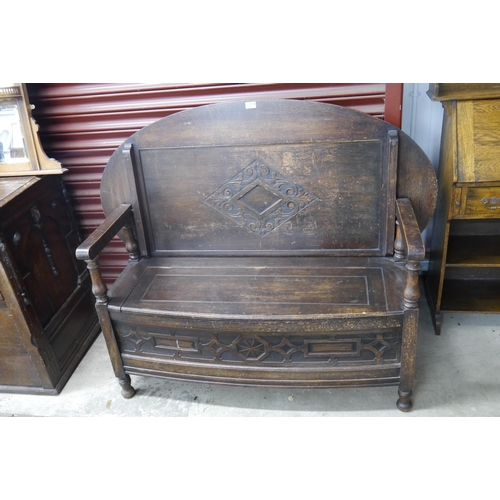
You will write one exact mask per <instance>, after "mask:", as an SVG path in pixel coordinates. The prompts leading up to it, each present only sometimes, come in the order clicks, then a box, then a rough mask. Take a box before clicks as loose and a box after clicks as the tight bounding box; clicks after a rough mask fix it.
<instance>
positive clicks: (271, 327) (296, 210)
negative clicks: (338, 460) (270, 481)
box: [77, 100, 436, 411]
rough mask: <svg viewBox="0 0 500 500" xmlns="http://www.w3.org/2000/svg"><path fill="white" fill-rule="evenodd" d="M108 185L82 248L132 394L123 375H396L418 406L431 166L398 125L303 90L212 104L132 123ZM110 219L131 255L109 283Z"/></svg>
mask: <svg viewBox="0 0 500 500" xmlns="http://www.w3.org/2000/svg"><path fill="white" fill-rule="evenodd" d="M101 197H102V202H103V206H104V208H105V212H106V214H107V215H108V218H107V219H106V222H105V223H104V225H103V226H102V227H101V228H99V229H98V230H97V231H96V233H94V235H92V236H90V238H89V239H88V240H87V241H86V242H85V243H84V244H82V245H81V246H80V248H79V249H78V250H77V255H78V257H79V258H80V259H84V260H86V261H87V264H88V266H89V270H90V273H91V277H92V280H93V290H94V293H95V296H96V307H97V311H98V315H99V318H100V322H101V327H102V330H103V333H104V336H105V338H106V342H107V346H108V349H109V352H110V358H111V362H112V365H113V368H114V371H115V374H116V376H117V377H118V379H119V382H120V385H121V386H122V394H123V395H124V397H132V396H133V395H134V389H133V387H132V386H131V379H130V375H146V376H155V377H161V378H167V379H179V380H192V381H200V382H207V383H213V384H236V385H243V386H266V387H356V386H358V387H359V386H361V387H362V386H381V385H399V399H398V403H397V406H398V408H399V409H400V410H402V411H408V410H409V409H411V406H412V403H411V394H412V387H413V379H414V371H415V350H416V336H417V327H418V308H417V301H418V293H419V292H418V273H419V265H420V264H419V263H420V261H421V260H422V259H423V258H424V253H425V250H424V247H423V243H422V237H421V231H422V230H423V229H424V228H425V226H426V225H427V223H428V222H429V220H430V218H431V217H432V214H433V211H434V206H435V201H436V178H435V175H434V170H433V167H432V165H431V164H430V162H429V160H428V159H427V158H426V156H425V154H424V153H423V152H422V151H421V149H420V148H419V147H418V146H417V145H416V144H415V143H414V142H413V140H411V139H410V138H409V137H408V136H406V135H405V134H404V133H402V132H401V131H400V130H399V129H397V128H396V127H394V126H392V125H390V124H388V123H385V122H383V121H381V120H377V119H374V118H371V117H369V116H367V115H365V114H363V113H359V112H355V111H352V110H347V109H345V108H341V107H337V106H333V105H328V104H321V103H314V102H306V101H281V100H268V101H257V102H252V103H246V102H233V103H222V104H217V105H212V106H203V107H199V108H196V109H193V110H189V111H185V112H181V113H177V114H175V115H171V116H169V117H167V118H165V119H162V120H159V121H158V122H155V123H153V124H151V125H149V126H148V127H145V128H144V129H142V130H140V131H139V132H137V133H136V134H134V135H133V136H131V137H130V138H129V139H128V140H127V141H126V142H125V143H124V144H123V145H121V146H120V147H119V148H118V149H117V150H116V151H115V153H114V154H113V155H112V157H111V159H110V161H109V163H108V165H107V167H106V169H105V172H104V175H103V180H102V185H101ZM396 224H397V227H398V231H397V238H396V241H395V235H396ZM122 229H123V231H122ZM116 233H119V235H120V237H121V238H122V239H123V240H124V241H125V242H126V246H127V249H128V251H129V252H130V262H129V264H128V266H127V267H126V269H125V270H124V271H123V273H122V274H121V275H120V277H119V278H118V279H117V281H116V282H115V283H114V284H113V285H112V286H111V287H110V289H109V290H108V289H107V287H106V285H105V284H104V281H103V280H102V277H101V276H100V272H99V267H98V263H97V258H98V254H99V252H100V251H101V250H102V248H103V247H104V245H105V244H106V243H107V242H109V241H110V240H111V238H112V237H113V236H114V235H115V234H116ZM394 255H395V256H396V258H394Z"/></svg>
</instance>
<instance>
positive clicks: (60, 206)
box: [4, 192, 81, 326]
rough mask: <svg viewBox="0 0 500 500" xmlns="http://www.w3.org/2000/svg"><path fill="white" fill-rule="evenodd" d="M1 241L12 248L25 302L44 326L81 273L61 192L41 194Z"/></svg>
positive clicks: (9, 225)
mask: <svg viewBox="0 0 500 500" xmlns="http://www.w3.org/2000/svg"><path fill="white" fill-rule="evenodd" d="M4 238H5V240H6V242H9V243H10V246H11V248H12V252H11V253H12V255H11V258H12V260H13V262H15V264H16V265H17V267H18V269H19V275H20V279H21V280H22V287H23V288H24V291H25V293H26V300H28V301H29V302H30V304H31V305H32V306H33V308H34V309H35V311H36V314H37V317H38V318H39V320H40V323H41V324H42V326H44V325H46V324H47V322H48V321H49V320H50V319H51V318H52V317H53V315H54V314H55V312H56V311H58V310H59V308H60V307H61V306H62V305H63V304H64V302H65V301H66V300H67V298H68V296H69V295H71V293H72V292H73V290H74V289H75V288H76V286H77V283H78V275H79V271H81V263H80V262H77V261H75V259H74V258H73V255H72V253H71V251H72V248H75V247H76V245H77V242H78V239H77V235H76V233H75V230H74V228H73V226H72V225H71V222H70V219H69V217H68V213H67V211H66V203H65V200H64V198H63V197H62V195H61V193H54V192H49V193H45V194H42V195H41V197H39V198H38V199H37V200H36V201H35V202H34V203H32V204H30V205H29V206H28V207H26V210H25V211H23V212H21V213H20V214H19V216H17V217H16V218H14V219H12V220H11V221H10V222H9V223H8V224H6V225H5V226H4ZM61 241H65V242H66V245H65V246H63V245H61Z"/></svg>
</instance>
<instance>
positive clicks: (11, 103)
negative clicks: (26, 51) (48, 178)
mask: <svg viewBox="0 0 500 500" xmlns="http://www.w3.org/2000/svg"><path fill="white" fill-rule="evenodd" d="M31 110H32V106H31V105H30V103H29V100H28V93H27V91H26V86H25V85H24V84H23V83H10V84H0V177H11V176H26V175H46V174H61V173H63V172H64V170H65V169H63V168H62V165H61V163H59V162H58V161H57V160H54V159H53V158H48V157H47V155H46V154H45V152H44V150H43V148H42V146H41V143H40V138H39V137H38V125H37V124H36V122H35V120H34V119H33V118H32V116H31Z"/></svg>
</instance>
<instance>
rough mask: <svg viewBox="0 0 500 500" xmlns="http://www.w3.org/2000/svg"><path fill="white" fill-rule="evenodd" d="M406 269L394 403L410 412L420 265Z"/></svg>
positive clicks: (402, 409) (409, 266)
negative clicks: (397, 381)
mask: <svg viewBox="0 0 500 500" xmlns="http://www.w3.org/2000/svg"><path fill="white" fill-rule="evenodd" d="M406 269H407V275H406V286H405V289H404V292H403V300H404V307H405V311H404V318H403V342H402V347H401V379H400V383H399V390H398V394H399V399H398V401H397V403H396V404H397V407H398V408H399V409H400V410H401V411H404V412H407V411H410V410H411V408H412V402H411V395H412V389H413V380H414V376H415V358H416V354H417V334H418V298H419V297H420V289H419V286H418V272H419V269H420V263H419V262H411V261H409V262H408V263H407V264H406Z"/></svg>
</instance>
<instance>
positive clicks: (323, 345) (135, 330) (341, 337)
mask: <svg viewBox="0 0 500 500" xmlns="http://www.w3.org/2000/svg"><path fill="white" fill-rule="evenodd" d="M117 331H118V332H119V342H120V345H121V349H122V350H123V352H124V353H127V354H135V355H145V356H148V355H151V356H160V357H161V356H165V357H168V358H171V359H178V360H184V361H188V360H193V361H202V362H207V363H212V362H213V363H222V364H224V363H233V364H240V363H254V364H261V363H262V364H267V365H273V364H275V365H277V366H280V365H283V364H284V363H285V364H290V363H294V364H298V365H302V364H313V365H314V364H318V363H320V364H330V365H338V366H341V365H345V366H352V365H364V364H368V365H372V364H384V363H397V362H399V361H400V342H401V334H400V332H398V331H390V330H389V331H379V332H375V333H364V332H356V333H355V334H352V333H351V334H348V333H335V334H333V333H332V334H321V335H319V334H318V335H311V336H307V337H304V336H300V335H287V336H282V335H263V334H255V335H240V334H228V333H225V334H221V333H208V332H192V331H182V330H180V331H179V330H171V329H162V330H158V329H157V330H155V329H152V328H147V327H140V326H131V325H127V324H124V323H119V324H117Z"/></svg>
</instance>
